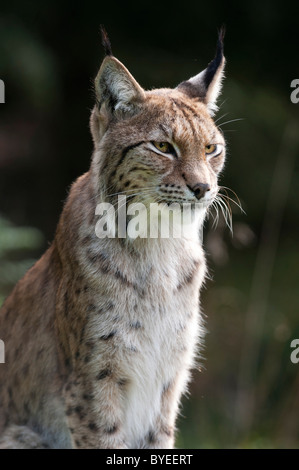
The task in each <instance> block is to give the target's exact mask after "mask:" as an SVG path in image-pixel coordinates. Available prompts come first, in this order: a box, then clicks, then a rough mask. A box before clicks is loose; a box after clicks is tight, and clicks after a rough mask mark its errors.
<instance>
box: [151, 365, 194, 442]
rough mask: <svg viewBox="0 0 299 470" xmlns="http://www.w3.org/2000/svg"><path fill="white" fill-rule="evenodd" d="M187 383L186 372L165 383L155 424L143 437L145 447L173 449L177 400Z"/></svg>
mask: <svg viewBox="0 0 299 470" xmlns="http://www.w3.org/2000/svg"><path fill="white" fill-rule="evenodd" d="M186 383H187V373H186V371H185V372H184V374H183V375H181V376H178V377H177V378H176V379H175V380H173V381H171V382H168V383H166V384H165V385H164V386H163V389H162V393H161V409H160V415H159V416H157V418H156V423H155V425H154V426H153V427H152V428H151V429H149V431H148V433H147V434H146V436H145V438H144V447H145V448H147V449H173V447H174V438H175V420H176V417H177V413H178V408H179V400H180V398H181V395H182V393H183V390H184V388H185V385H186Z"/></svg>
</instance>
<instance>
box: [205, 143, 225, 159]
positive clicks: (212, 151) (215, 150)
mask: <svg viewBox="0 0 299 470" xmlns="http://www.w3.org/2000/svg"><path fill="white" fill-rule="evenodd" d="M221 152H222V145H220V144H210V145H206V146H205V153H206V155H207V156H209V157H216V155H219V153H221Z"/></svg>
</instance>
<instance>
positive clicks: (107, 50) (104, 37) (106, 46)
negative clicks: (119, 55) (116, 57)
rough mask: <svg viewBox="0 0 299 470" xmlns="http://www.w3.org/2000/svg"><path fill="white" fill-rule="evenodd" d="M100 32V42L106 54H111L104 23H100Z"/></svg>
mask: <svg viewBox="0 0 299 470" xmlns="http://www.w3.org/2000/svg"><path fill="white" fill-rule="evenodd" d="M101 34H102V44H103V47H104V51H105V54H106V56H113V52H112V48H111V42H110V39H109V37H108V34H107V31H106V30H105V28H104V25H102V24H101Z"/></svg>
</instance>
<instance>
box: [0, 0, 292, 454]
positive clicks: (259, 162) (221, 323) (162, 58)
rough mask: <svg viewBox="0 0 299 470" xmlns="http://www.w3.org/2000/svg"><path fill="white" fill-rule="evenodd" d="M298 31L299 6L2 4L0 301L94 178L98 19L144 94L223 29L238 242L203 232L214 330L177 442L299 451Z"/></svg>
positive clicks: (182, 73) (208, 47)
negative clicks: (294, 343)
mask: <svg viewBox="0 0 299 470" xmlns="http://www.w3.org/2000/svg"><path fill="white" fill-rule="evenodd" d="M298 22H299V3H298V2H288V1H281V0H280V1H278V2H270V1H269V0H267V1H265V0H262V1H257V0H251V1H249V0H246V1H243V2H240V1H237V0H234V1H233V0H231V1H226V2H222V1H220V0H218V1H217V0H212V1H210V2H204V1H197V2H195V1H194V2H190V3H186V4H184V3H174V2H169V1H167V2H163V3H160V2H154V1H149V2H147V3H143V4H142V3H141V2H138V1H127V2H122V3H119V4H117V3H105V2H101V1H98V2H91V1H85V2H78V1H72V2H67V1H63V0H60V1H58V0H51V1H49V0H45V1H43V2H37V1H34V0H32V1H30V2H22V1H20V0H10V1H9V2H8V1H2V2H1V7H0V79H2V80H3V81H4V82H5V86H6V89H5V99H6V102H5V104H0V303H1V302H2V301H3V299H4V298H5V296H6V295H7V294H8V293H9V292H10V290H11V288H12V286H13V285H14V283H15V282H16V281H17V280H18V279H19V278H20V277H21V276H22V275H23V273H24V272H25V271H26V269H28V267H29V266H30V265H31V264H32V263H33V262H34V260H35V259H37V258H38V257H39V256H40V254H41V253H42V252H43V251H44V250H45V249H46V247H47V246H48V244H49V242H51V240H52V239H53V236H54V231H55V227H56V223H57V220H58V217H59V214H60V212H61V209H62V205H63V201H64V200H65V198H66V195H67V191H68V188H69V186H70V184H71V182H72V181H73V180H74V179H75V178H76V177H78V176H79V175H80V174H82V173H83V172H85V171H86V170H87V169H88V167H89V162H90V156H91V152H92V142H91V137H90V133H89V115H90V110H91V109H92V107H93V98H94V97H93V91H92V82H93V78H94V77H95V75H96V72H97V70H98V68H99V66H100V63H101V60H102V58H103V50H102V47H101V39H100V32H99V29H100V24H101V23H103V24H104V25H105V27H106V29H107V31H108V33H109V36H110V39H111V41H112V48H113V52H114V55H115V56H117V57H118V58H119V59H120V60H121V61H122V62H124V63H125V65H126V66H127V67H128V68H129V70H130V71H131V73H132V74H133V75H134V76H135V78H136V79H137V80H138V81H139V82H140V83H141V85H143V86H144V87H145V88H151V87H161V86H175V85H176V84H178V83H179V82H180V81H182V80H184V79H186V78H189V77H190V76H193V75H195V74H196V73H198V72H199V71H201V70H202V69H203V68H205V67H206V65H207V63H208V62H209V61H210V60H211V59H212V58H213V55H214V52H215V45H216V38H217V28H219V27H220V26H221V25H222V24H225V25H226V31H227V34H226V38H225V55H226V58H227V67H226V76H227V78H226V80H225V83H224V89H223V93H222V96H221V98H220V100H219V103H220V104H221V107H220V110H219V112H218V115H217V117H216V119H219V121H218V123H219V124H220V126H221V127H222V129H223V131H224V133H225V136H226V139H227V142H228V149H229V152H228V153H229V154H228V160H227V165H226V168H225V171H224V173H223V176H222V179H221V184H223V185H224V186H226V187H228V188H231V189H232V190H233V191H235V192H236V193H237V195H238V197H239V198H240V200H241V203H242V207H243V209H244V211H245V212H246V214H244V213H242V212H241V211H240V210H239V209H238V207H237V206H236V204H235V203H233V202H231V208H232V211H233V228H234V235H233V236H231V234H230V232H229V230H228V229H227V228H226V227H225V224H224V221H223V219H220V222H219V224H218V226H217V228H216V229H214V228H212V221H213V217H211V218H210V220H209V221H207V223H206V229H205V239H204V244H205V247H206V251H207V253H208V262H209V267H210V275H211V280H209V281H208V282H207V285H206V288H205V289H204V291H203V301H202V304H203V309H204V312H205V315H206V327H207V330H208V334H207V337H206V345H205V349H204V351H203V356H204V359H203V360H201V369H202V370H201V372H199V371H195V372H194V380H193V382H192V386H191V394H190V397H188V398H186V399H184V401H183V407H182V413H181V417H180V419H179V422H178V428H179V433H178V440H177V446H178V447H182V448H231V447H241V448H243V447H246V448H248V447H249V448H260V447H266V448H290V447H298V444H299V364H297V365H296V364H292V362H291V360H290V353H291V348H290V343H291V340H292V339H294V338H299V315H298V287H297V286H298V274H299V252H298V241H297V240H298V236H299V227H298V215H297V214H298V211H299V197H298V190H297V188H298V184H299V171H298V170H299V165H298V156H299V103H298V104H294V103H292V102H291V100H290V94H291V91H292V89H291V87H290V84H291V81H292V80H293V79H296V78H297V79H298V78H299V66H298V63H299V60H298V59H299V57H298V55H299V53H298V36H299V34H298V24H299V23H298ZM228 121H231V122H228ZM229 195H230V197H231V198H232V199H234V200H235V201H236V200H237V199H236V196H235V195H234V194H233V193H229Z"/></svg>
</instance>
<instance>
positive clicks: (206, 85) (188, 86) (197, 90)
mask: <svg viewBox="0 0 299 470" xmlns="http://www.w3.org/2000/svg"><path fill="white" fill-rule="evenodd" d="M224 33H225V30H224V28H221V30H220V31H219V35H218V42H217V50H216V55H215V58H214V59H213V60H212V62H210V63H209V65H208V66H207V68H206V69H205V70H203V71H202V72H200V73H199V74H198V75H195V76H194V77H192V78H190V79H189V80H186V81H185V82H182V83H180V84H179V85H178V86H177V89H178V90H180V91H182V92H183V93H185V94H187V95H188V96H189V97H190V98H199V99H200V100H201V101H203V102H204V103H205V104H206V105H207V107H208V109H209V111H210V114H212V115H213V114H214V113H215V112H216V111H217V109H218V108H217V105H216V101H217V98H218V96H219V94H220V92H221V85H222V79H223V76H224V65H225V58H224V55H223V38H224Z"/></svg>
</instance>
